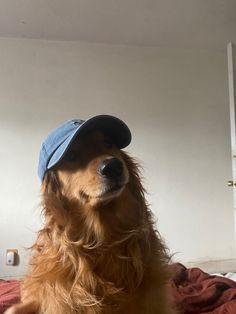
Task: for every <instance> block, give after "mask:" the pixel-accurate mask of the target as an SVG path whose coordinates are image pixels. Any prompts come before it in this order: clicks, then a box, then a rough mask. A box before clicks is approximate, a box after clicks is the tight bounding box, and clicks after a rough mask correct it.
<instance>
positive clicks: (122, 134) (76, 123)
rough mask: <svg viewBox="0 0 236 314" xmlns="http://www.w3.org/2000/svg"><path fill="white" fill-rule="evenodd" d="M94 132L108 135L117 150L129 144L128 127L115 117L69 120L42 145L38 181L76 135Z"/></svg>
mask: <svg viewBox="0 0 236 314" xmlns="http://www.w3.org/2000/svg"><path fill="white" fill-rule="evenodd" d="M95 130H101V131H103V132H104V133H105V134H109V135H110V136H111V138H112V139H113V141H114V143H115V144H116V145H117V147H118V148H124V147H126V146H128V145H129V143H130V142H131V132H130V130H129V128H128V126H127V125H126V124H125V123H124V122H123V121H122V120H120V119H118V118H116V117H113V116H109V115H98V116H94V117H92V118H90V119H88V120H80V119H73V120H69V121H67V122H65V123H63V124H62V125H60V126H59V127H58V128H56V129H55V130H53V131H52V132H51V133H50V134H49V135H48V137H47V138H46V140H45V141H44V142H43V144H42V147H41V151H40V155H39V165H38V175H39V178H40V180H41V181H43V178H44V175H45V173H46V171H47V170H49V169H51V168H52V167H53V166H55V165H56V164H57V163H58V162H59V161H60V160H61V159H62V157H63V156H64V155H65V153H66V152H67V150H68V148H69V147H70V145H71V144H72V142H73V140H74V139H75V138H76V137H77V135H79V134H80V135H81V134H85V133H87V132H90V131H95Z"/></svg>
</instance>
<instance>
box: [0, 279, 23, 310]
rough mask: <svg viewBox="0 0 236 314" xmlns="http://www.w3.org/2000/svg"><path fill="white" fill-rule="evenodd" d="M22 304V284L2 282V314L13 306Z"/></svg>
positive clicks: (0, 303)
mask: <svg viewBox="0 0 236 314" xmlns="http://www.w3.org/2000/svg"><path fill="white" fill-rule="evenodd" d="M19 302H20V282H19V281H17V280H10V281H5V280H0V314H2V313H4V311H5V310H6V309H7V308H8V307H10V306H11V305H12V304H15V303H19Z"/></svg>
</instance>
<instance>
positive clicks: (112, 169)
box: [99, 158, 123, 179]
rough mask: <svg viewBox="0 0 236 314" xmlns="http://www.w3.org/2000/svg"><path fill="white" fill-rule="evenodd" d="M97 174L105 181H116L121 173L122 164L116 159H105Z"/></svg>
mask: <svg viewBox="0 0 236 314" xmlns="http://www.w3.org/2000/svg"><path fill="white" fill-rule="evenodd" d="M99 173H100V174H101V175H102V176H104V177H106V178H107V179H116V178H118V177H120V176H121V175H122V173H123V164H122V162H121V161H120V160H119V159H118V158H110V159H105V160H103V162H102V163H101V164H100V166H99Z"/></svg>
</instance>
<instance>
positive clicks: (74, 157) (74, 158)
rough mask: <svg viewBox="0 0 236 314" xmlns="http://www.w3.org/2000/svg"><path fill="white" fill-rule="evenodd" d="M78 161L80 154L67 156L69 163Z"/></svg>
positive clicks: (74, 153)
mask: <svg viewBox="0 0 236 314" xmlns="http://www.w3.org/2000/svg"><path fill="white" fill-rule="evenodd" d="M77 159H78V153H76V152H68V153H67V154H66V156H65V160H66V161H69V162H75V161H76V160H77Z"/></svg>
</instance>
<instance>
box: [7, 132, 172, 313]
mask: <svg viewBox="0 0 236 314" xmlns="http://www.w3.org/2000/svg"><path fill="white" fill-rule="evenodd" d="M42 207H43V217H44V226H43V228H42V230H40V231H39V233H38V237H37V240H36V243H35V244H34V245H33V247H32V254H31V261H30V264H31V268H30V272H29V273H28V275H27V276H26V278H25V280H24V281H23V284H22V304H19V305H16V306H14V307H12V308H10V309H9V310H8V311H7V312H6V313H7V314H13V313H14V314H23V313H24V314H35V313H37V314H39V313H40V314H41V313H43V314H74V313H78V314H173V313H174V311H173V310H172V309H171V307H170V305H169V302H168V297H167V292H166V282H167V279H168V271H167V263H168V255H167V253H166V248H165V246H164V244H163V242H162V240H161V238H160V236H159V233H158V232H157V231H156V230H155V227H154V223H153V218H152V213H151V211H150V210H149V208H148V206H147V203H146V201H145V190H144V188H143V186H142V183H141V180H140V173H139V165H138V164H137V162H136V161H135V160H134V159H133V158H131V157H130V156H129V155H128V154H127V153H126V152H124V151H123V150H121V149H120V148H118V147H117V145H116V144H115V143H114V141H113V139H112V137H110V136H109V132H108V131H106V133H104V132H103V131H101V130H93V131H89V132H86V133H85V134H82V133H81V135H80V134H78V135H77V136H76V137H75V138H74V139H73V141H72V142H71V144H70V146H69V148H68V149H67V151H66V152H65V153H64V155H63V158H61V160H60V161H59V162H58V163H56V164H55V165H54V166H53V167H52V168H51V169H49V170H47V171H46V172H45V175H44V178H43V181H42Z"/></svg>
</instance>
